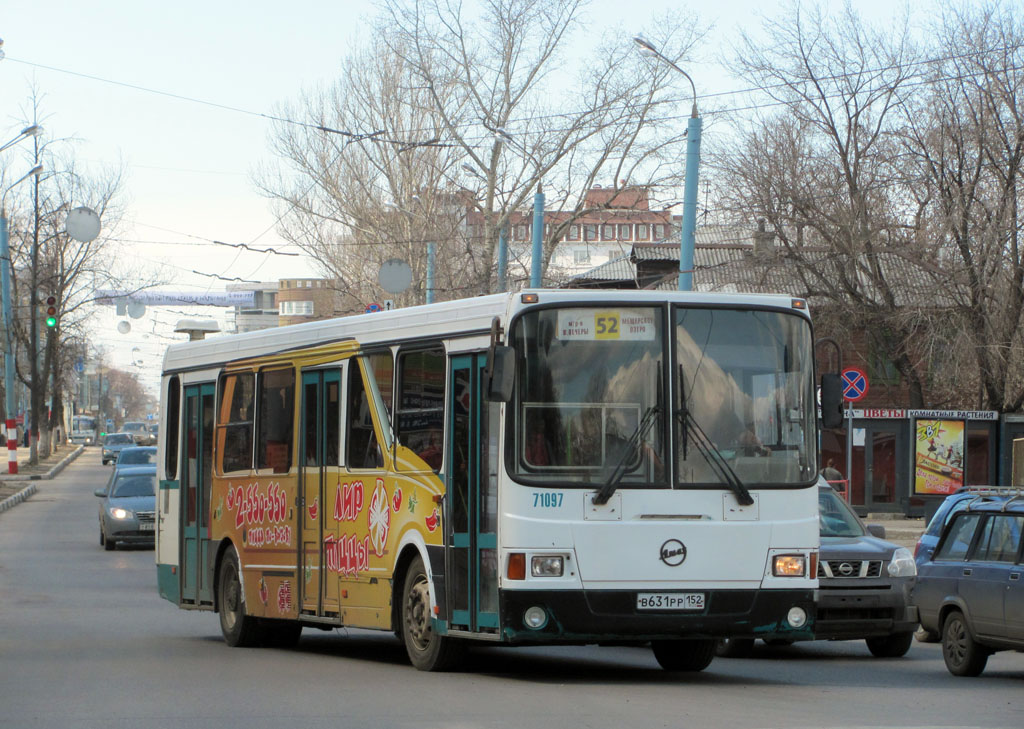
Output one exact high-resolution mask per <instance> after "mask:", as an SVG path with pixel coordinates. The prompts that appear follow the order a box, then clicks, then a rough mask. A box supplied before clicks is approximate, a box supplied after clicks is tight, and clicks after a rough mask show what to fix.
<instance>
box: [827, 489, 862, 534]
mask: <svg viewBox="0 0 1024 729" xmlns="http://www.w3.org/2000/svg"><path fill="white" fill-rule="evenodd" d="M818 518H819V519H820V521H821V536H823V537H863V536H864V534H865V533H866V532H865V531H864V527H863V526H861V523H860V520H859V519H858V518H857V515H856V514H854V513H853V509H851V508H850V507H849V506H848V505H847V504H846V502H845V501H843V499H842V497H840V496H839V494H837V493H836V492H835V491H833V490H832V489H831V488H827V489H818Z"/></svg>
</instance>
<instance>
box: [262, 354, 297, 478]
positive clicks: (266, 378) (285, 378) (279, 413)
mask: <svg viewBox="0 0 1024 729" xmlns="http://www.w3.org/2000/svg"><path fill="white" fill-rule="evenodd" d="M259 391H260V392H259V411H260V413H259V422H260V430H259V440H258V442H257V448H256V453H257V459H258V463H257V468H271V469H273V471H274V473H287V472H288V470H289V469H290V468H291V465H292V433H293V431H294V428H293V421H294V420H295V370H293V369H286V370H265V371H263V372H261V373H260V381H259Z"/></svg>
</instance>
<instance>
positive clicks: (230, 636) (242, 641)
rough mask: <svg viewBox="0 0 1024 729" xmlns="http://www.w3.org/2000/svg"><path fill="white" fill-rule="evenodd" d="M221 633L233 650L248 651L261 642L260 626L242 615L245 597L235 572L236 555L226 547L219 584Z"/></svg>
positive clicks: (231, 548) (236, 570)
mask: <svg viewBox="0 0 1024 729" xmlns="http://www.w3.org/2000/svg"><path fill="white" fill-rule="evenodd" d="M218 587H219V589H218V591H217V595H218V602H219V608H220V630H221V632H222V633H223V634H224V642H226V643H227V644H228V645H229V646H231V647H233V648H247V647H250V646H254V645H258V644H259V642H260V626H259V624H258V623H257V621H256V618H254V617H252V616H250V615H246V614H245V595H244V594H243V592H242V580H241V578H240V577H239V571H238V554H237V553H236V552H235V548H234V547H228V550H227V551H226V552H225V553H224V559H223V560H222V561H221V566H220V581H219V584H218Z"/></svg>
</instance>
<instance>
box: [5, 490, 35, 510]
mask: <svg viewBox="0 0 1024 729" xmlns="http://www.w3.org/2000/svg"><path fill="white" fill-rule="evenodd" d="M35 492H36V485H35V484H30V485H29V486H26V487H25V488H23V489H22V490H21V491H19V492H18V493H16V494H15V495H14V496H8V497H7V498H6V499H4V500H3V501H0V514H2V513H4V512H5V511H7V510H8V509H13V508H14V507H15V506H17V505H18V504H20V503H21V502H22V501H24V500H25V499H27V498H28V497H29V496H31V495H32V494H34V493H35Z"/></svg>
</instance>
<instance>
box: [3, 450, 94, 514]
mask: <svg viewBox="0 0 1024 729" xmlns="http://www.w3.org/2000/svg"><path fill="white" fill-rule="evenodd" d="M84 450H85V446H81V445H80V446H78V447H77V448H76V449H75V450H73V451H71V452H70V453H69V454H67V455H66V456H65V457H64V458H63V459H61V461H60V463H58V464H57V465H55V466H54V467H53V468H51V469H50V470H49V471H47V472H46V473H42V474H35V475H32V476H27V477H24V478H18V477H17V476H15V477H14V478H8V479H4V480H5V481H14V482H18V481H45V480H49V479H51V478H53V477H54V476H56V475H57V474H58V473H60V472H61V471H63V470H64V468H65V467H66V466H67V465H68V464H69V463H71V462H72V461H73V460H75V459H76V458H78V456H79V455H81V453H82V451H84ZM36 490H37V487H36V485H35V484H34V483H33V484H30V485H28V486H26V487H25V488H23V489H22V490H21V491H19V492H18V493H16V494H14V496H8V497H7V498H6V499H4V500H3V501H0V514H2V513H3V512H5V511H7V510H8V509H11V508H13V507H14V506H16V505H18V504H20V503H21V502H22V501H24V500H25V499H27V498H28V497H29V496H31V495H32V494H34V493H35V492H36Z"/></svg>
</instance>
